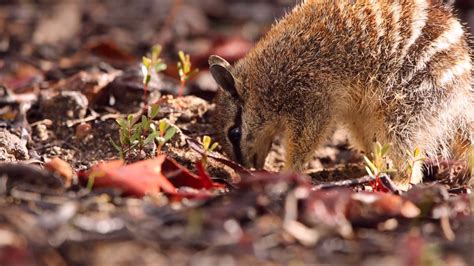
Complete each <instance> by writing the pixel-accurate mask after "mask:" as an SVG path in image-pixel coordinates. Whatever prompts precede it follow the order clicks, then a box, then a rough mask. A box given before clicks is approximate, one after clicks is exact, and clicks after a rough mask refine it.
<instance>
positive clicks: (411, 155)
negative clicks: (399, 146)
mask: <svg viewBox="0 0 474 266" xmlns="http://www.w3.org/2000/svg"><path fill="white" fill-rule="evenodd" d="M406 153H407V155H408V161H407V168H406V174H407V175H408V176H411V175H412V173H413V169H414V168H415V165H416V164H419V163H422V162H423V161H424V160H425V159H426V158H425V157H423V155H422V154H421V151H420V149H418V148H415V150H413V152H410V151H408V150H407V151H406Z"/></svg>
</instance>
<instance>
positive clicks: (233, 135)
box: [228, 126, 242, 144]
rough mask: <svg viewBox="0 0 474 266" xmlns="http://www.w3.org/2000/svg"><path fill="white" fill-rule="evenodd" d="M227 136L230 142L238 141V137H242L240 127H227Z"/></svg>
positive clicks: (235, 142)
mask: <svg viewBox="0 0 474 266" xmlns="http://www.w3.org/2000/svg"><path fill="white" fill-rule="evenodd" d="M228 137H229V140H230V141H231V142H232V144H237V143H239V142H240V138H241V137H242V130H241V129H240V127H236V126H234V127H231V128H230V129H229V133H228Z"/></svg>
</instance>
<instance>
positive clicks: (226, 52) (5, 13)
mask: <svg viewBox="0 0 474 266" xmlns="http://www.w3.org/2000/svg"><path fill="white" fill-rule="evenodd" d="M435 1H442V0H435ZM298 2H299V1H296V0H274V1H271V0H225V1H224V0H134V1H129V0H88V1H80V0H67V1H64V0H1V1H0V79H3V83H6V84H7V85H9V87H11V88H13V89H14V88H17V87H24V86H26V85H28V84H29V82H33V81H35V79H36V80H38V79H41V78H46V79H48V78H60V77H54V75H62V76H64V75H66V76H67V71H61V73H59V74H58V72H57V71H56V72H54V71H53V72H52V70H54V69H55V68H60V69H62V70H64V69H67V68H69V67H72V66H75V67H77V66H78V65H87V64H89V65H90V64H94V63H97V62H98V61H100V62H105V63H107V64H109V65H111V66H113V67H114V68H119V69H122V68H126V67H128V66H130V65H131V63H137V62H139V61H140V59H141V56H142V55H145V54H146V52H147V51H149V49H150V47H151V46H152V45H153V44H156V43H159V44H161V45H163V46H164V55H163V57H164V58H165V59H167V60H170V61H171V60H172V62H174V61H175V60H176V57H177V56H176V54H177V51H178V50H183V51H185V52H187V53H190V54H191V58H192V62H193V64H194V66H195V67H198V68H201V69H205V68H206V67H207V58H208V56H209V55H210V54H219V55H221V56H223V57H225V58H227V59H228V60H229V61H231V62H232V61H235V60H237V59H238V58H240V57H242V56H243V55H244V54H245V53H246V52H247V51H248V50H249V49H250V48H251V47H252V45H253V44H254V42H255V41H257V40H258V39H259V38H260V37H261V36H262V34H264V33H265V32H266V31H267V30H268V29H269V27H270V25H271V24H272V23H273V22H274V21H275V20H276V19H278V18H279V17H281V16H282V15H283V14H284V13H285V12H287V11H289V10H291V8H292V6H294V5H295V4H296V3H298ZM444 2H445V3H446V4H448V5H453V6H454V8H455V9H456V10H458V12H457V13H458V15H459V17H460V18H461V19H462V20H463V21H464V22H465V23H466V24H467V25H469V27H470V29H471V31H472V29H474V0H455V1H453V0H445V1H444ZM19 66H21V67H20V68H21V69H19ZM36 70H38V72H42V73H44V72H45V71H46V72H47V73H49V74H50V75H49V76H48V75H46V77H38V76H37V75H35V71H36ZM48 71H49V72H48ZM71 72H72V71H71ZM166 74H168V75H169V76H176V68H173V67H170V68H169V69H168V70H167V73H166ZM196 82H197V83H198V85H199V86H201V87H202V88H204V89H212V88H210V87H212V86H215V85H209V84H212V81H209V75H205V71H204V74H203V75H201V77H199V76H198V78H197V79H196Z"/></svg>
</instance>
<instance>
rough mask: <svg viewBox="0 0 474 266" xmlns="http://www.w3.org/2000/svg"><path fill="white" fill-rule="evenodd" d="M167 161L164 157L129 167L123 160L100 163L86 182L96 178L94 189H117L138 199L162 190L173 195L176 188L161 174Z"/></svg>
mask: <svg viewBox="0 0 474 266" xmlns="http://www.w3.org/2000/svg"><path fill="white" fill-rule="evenodd" d="M165 159H166V156H165V155H162V156H158V157H157V158H155V159H150V160H145V161H140V162H136V163H133V164H129V165H124V164H123V161H121V160H116V161H110V162H106V163H100V164H98V165H96V166H93V167H92V169H91V170H90V171H89V172H88V174H87V175H86V176H85V180H88V179H89V178H94V187H116V188H120V189H122V190H123V192H124V193H125V194H127V195H133V196H138V197H143V196H145V194H146V193H149V192H159V191H161V190H163V191H165V192H167V193H171V194H173V193H176V187H175V186H173V184H171V182H170V181H169V180H168V179H167V178H166V177H165V176H164V175H163V174H162V172H161V167H162V164H163V162H164V160H165ZM83 177H84V176H83Z"/></svg>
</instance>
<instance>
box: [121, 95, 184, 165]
mask: <svg viewBox="0 0 474 266" xmlns="http://www.w3.org/2000/svg"><path fill="white" fill-rule="evenodd" d="M159 110H160V107H159V105H158V104H154V105H151V106H150V107H148V112H147V115H146V116H145V115H142V116H141V120H138V121H135V119H134V116H133V115H129V116H128V117H127V119H124V118H117V119H116V122H117V124H118V125H119V141H120V145H118V144H116V143H115V142H113V141H112V145H113V146H114V147H115V149H116V150H117V151H118V152H119V156H120V158H121V159H122V160H124V159H126V158H128V157H129V155H130V152H131V151H133V150H134V149H137V150H138V151H143V147H144V146H147V145H149V144H151V143H152V142H155V141H156V143H157V145H158V148H157V154H159V153H160V151H161V149H162V148H163V145H164V144H165V143H166V142H168V141H169V140H170V139H171V138H173V136H174V135H175V134H176V131H177V129H176V128H175V127H173V126H171V125H170V124H169V123H168V122H167V121H166V120H165V119H161V120H159V121H155V120H153V119H155V118H156V116H157V115H158V112H159Z"/></svg>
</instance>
